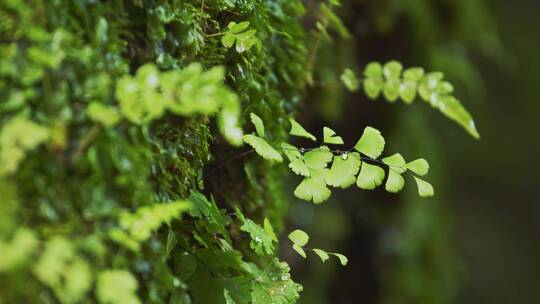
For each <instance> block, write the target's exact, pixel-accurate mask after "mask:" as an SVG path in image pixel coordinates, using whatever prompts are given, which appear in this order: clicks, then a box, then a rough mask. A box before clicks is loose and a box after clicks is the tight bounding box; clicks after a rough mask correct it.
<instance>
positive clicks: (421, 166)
mask: <svg viewBox="0 0 540 304" xmlns="http://www.w3.org/2000/svg"><path fill="white" fill-rule="evenodd" d="M406 168H407V169H409V170H411V171H412V172H414V173H416V174H418V175H420V176H424V175H426V174H427V173H428V171H429V164H428V162H427V161H426V160H425V159H423V158H419V159H415V160H413V161H412V162H409V163H407V165H406Z"/></svg>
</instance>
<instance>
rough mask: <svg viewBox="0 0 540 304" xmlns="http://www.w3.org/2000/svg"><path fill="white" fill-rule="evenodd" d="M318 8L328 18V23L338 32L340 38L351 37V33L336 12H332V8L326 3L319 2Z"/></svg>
mask: <svg viewBox="0 0 540 304" xmlns="http://www.w3.org/2000/svg"><path fill="white" fill-rule="evenodd" d="M319 8H320V9H321V13H322V14H323V15H324V17H326V19H327V20H328V23H329V25H331V26H332V27H333V28H334V29H335V30H336V31H337V32H338V34H339V35H340V36H341V38H344V39H349V38H351V34H350V33H349V30H348V29H347V27H346V26H345V24H343V22H342V21H341V19H340V18H339V17H338V16H337V15H336V14H334V12H332V10H331V9H330V8H329V7H328V6H327V5H326V4H324V3H321V5H320V6H319Z"/></svg>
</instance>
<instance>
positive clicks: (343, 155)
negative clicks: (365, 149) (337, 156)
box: [341, 153, 349, 160]
mask: <svg viewBox="0 0 540 304" xmlns="http://www.w3.org/2000/svg"><path fill="white" fill-rule="evenodd" d="M347 158H349V154H348V153H342V154H341V159H343V160H347Z"/></svg>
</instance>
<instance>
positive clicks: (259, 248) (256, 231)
mask: <svg viewBox="0 0 540 304" xmlns="http://www.w3.org/2000/svg"><path fill="white" fill-rule="evenodd" d="M238 212H239V211H238ZM240 218H241V220H243V221H244V224H243V225H242V226H240V230H242V231H245V232H247V233H249V236H250V238H251V241H250V242H249V246H250V247H251V249H253V251H255V253H257V254H258V255H263V254H265V253H266V254H273V253H274V243H273V242H274V238H275V237H276V236H275V234H273V235H271V234H269V233H268V232H267V230H270V229H271V227H272V226H268V225H269V224H270V223H269V222H268V220H267V221H266V223H265V225H266V227H265V228H266V229H263V228H262V227H261V226H259V225H258V224H256V223H255V222H253V221H252V220H250V219H248V218H245V217H244V216H241V217H240ZM272 233H273V229H272Z"/></svg>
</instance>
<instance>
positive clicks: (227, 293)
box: [223, 288, 236, 304]
mask: <svg viewBox="0 0 540 304" xmlns="http://www.w3.org/2000/svg"><path fill="white" fill-rule="evenodd" d="M223 297H224V298H225V304H236V301H235V300H234V299H233V298H232V297H231V294H230V291H229V290H228V289H227V288H223Z"/></svg>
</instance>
